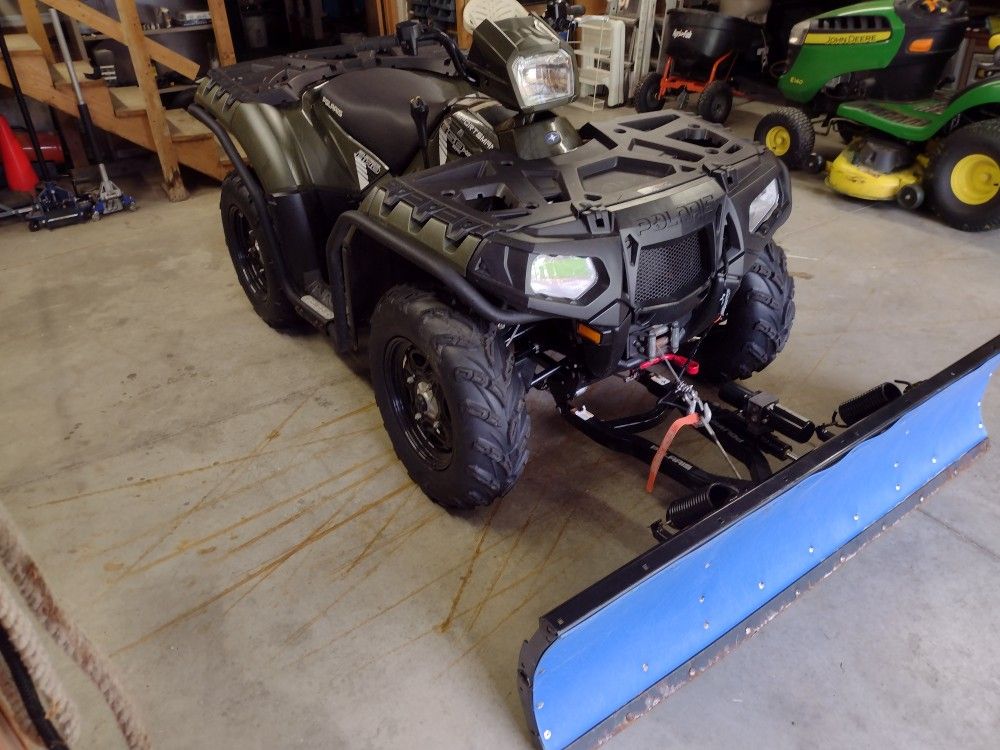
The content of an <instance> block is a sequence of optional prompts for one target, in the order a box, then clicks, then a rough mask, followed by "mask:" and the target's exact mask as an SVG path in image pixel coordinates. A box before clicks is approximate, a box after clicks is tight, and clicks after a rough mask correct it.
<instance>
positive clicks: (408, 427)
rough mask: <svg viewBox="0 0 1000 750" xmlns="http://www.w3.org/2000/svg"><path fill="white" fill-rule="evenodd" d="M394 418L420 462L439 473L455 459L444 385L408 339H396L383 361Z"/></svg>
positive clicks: (391, 343)
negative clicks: (442, 386)
mask: <svg viewBox="0 0 1000 750" xmlns="http://www.w3.org/2000/svg"><path fill="white" fill-rule="evenodd" d="M383 367H384V368H385V375H386V384H387V386H388V391H389V398H390V401H391V407H392V411H393V414H394V415H395V417H396V420H397V421H398V423H399V425H400V427H402V428H403V433H404V434H405V435H406V439H407V441H408V442H409V443H410V446H411V447H412V448H413V450H414V452H415V453H416V454H417V455H418V456H419V457H420V460H421V461H423V462H424V463H425V464H427V465H428V466H429V467H431V468H432V469H434V470H436V471H442V470H443V469H446V468H447V467H448V465H449V464H450V463H451V456H452V424H451V413H450V412H449V410H448V402H447V401H446V400H445V397H444V391H443V389H442V388H441V381H440V379H439V378H438V376H437V373H436V372H435V371H434V368H433V367H432V365H431V362H430V360H429V359H428V358H427V356H426V355H425V354H424V353H423V352H422V351H420V349H418V348H417V346H416V345H415V344H414V343H413V342H412V341H409V340H408V339H404V338H395V339H393V340H392V341H390V342H389V344H388V345H387V346H386V348H385V355H384V358H383Z"/></svg>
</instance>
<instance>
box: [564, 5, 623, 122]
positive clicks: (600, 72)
mask: <svg viewBox="0 0 1000 750" xmlns="http://www.w3.org/2000/svg"><path fill="white" fill-rule="evenodd" d="M577 29H578V31H579V37H580V41H579V42H577V43H576V45H575V46H576V50H575V52H576V58H577V75H578V76H579V79H580V99H578V100H577V101H578V102H579V105H578V106H581V107H583V108H585V109H590V108H591V107H595V106H600V104H599V100H598V99H597V97H596V93H597V88H598V86H604V87H606V88H607V90H608V97H607V100H606V104H607V106H609V107H617V106H619V105H620V104H624V103H625V22H624V21H622V20H620V19H616V18H609V17H608V16H582V17H581V18H580V19H579V20H578V26H577Z"/></svg>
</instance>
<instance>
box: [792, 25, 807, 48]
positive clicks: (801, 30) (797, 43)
mask: <svg viewBox="0 0 1000 750" xmlns="http://www.w3.org/2000/svg"><path fill="white" fill-rule="evenodd" d="M811 26H812V24H811V23H810V22H809V21H801V22H799V23H797V24H795V25H794V26H792V33H791V35H790V36H789V37H788V44H789V45H790V46H792V47H801V46H802V45H803V44H805V43H806V36H807V35H808V34H809V28H810V27H811Z"/></svg>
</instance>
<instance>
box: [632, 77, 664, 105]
mask: <svg viewBox="0 0 1000 750" xmlns="http://www.w3.org/2000/svg"><path fill="white" fill-rule="evenodd" d="M662 79H663V74H662V73H647V74H646V77H645V78H643V79H642V81H640V82H639V88H637V89H636V90H635V111H636V112H639V113H640V114H642V113H645V112H659V111H660V110H661V109H663V99H661V98H660V81H661V80H662Z"/></svg>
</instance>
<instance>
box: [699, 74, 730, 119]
mask: <svg viewBox="0 0 1000 750" xmlns="http://www.w3.org/2000/svg"><path fill="white" fill-rule="evenodd" d="M732 111H733V87H732V86H730V85H729V84H728V83H727V82H726V81H712V82H711V83H710V84H708V85H707V86H706V87H705V90H704V91H702V92H701V96H699V97H698V116H699V117H703V118H704V119H706V120H708V121H709V122H714V123H716V124H718V125H721V124H722V123H724V122H725V121H726V120H728V119H729V114H730V113H731V112H732Z"/></svg>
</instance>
